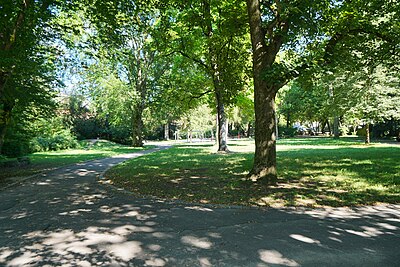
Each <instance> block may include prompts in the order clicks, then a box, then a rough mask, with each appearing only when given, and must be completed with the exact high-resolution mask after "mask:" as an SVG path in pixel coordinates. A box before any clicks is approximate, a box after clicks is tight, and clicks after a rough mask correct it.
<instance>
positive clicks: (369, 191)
mask: <svg viewBox="0 0 400 267" xmlns="http://www.w3.org/2000/svg"><path fill="white" fill-rule="evenodd" d="M228 146H229V149H230V151H231V152H229V153H216V150H217V148H216V147H215V146H213V145H212V144H204V143H200V144H199V143H193V144H184V145H182V144H179V145H178V146H176V147H173V148H171V149H169V150H164V151H160V152H157V153H155V154H149V155H146V156H144V157H141V158H137V159H133V160H130V161H128V162H127V163H126V164H124V165H121V166H117V167H116V168H113V169H111V170H110V171H108V172H107V174H106V175H107V177H109V178H110V179H112V180H113V181H114V182H115V184H116V185H118V186H122V187H124V188H126V189H129V190H131V191H134V192H136V193H138V194H140V195H153V196H158V197H162V198H170V199H181V200H184V201H190V202H197V203H198V202H207V203H221V204H239V205H259V206H273V207H282V206H307V207H318V206H349V205H361V204H374V203H381V202H386V203H398V202H400V189H399V184H400V176H399V173H400V172H399V170H400V166H399V164H398V160H397V157H398V155H399V153H400V146H397V145H389V146H388V145H387V144H385V145H381V144H377V145H371V146H366V145H364V144H362V143H361V142H359V141H357V140H356V139H351V138H350V139H345V140H335V139H331V138H315V139H304V138H303V139H299V140H296V139H291V140H287V139H285V140H278V153H277V156H278V160H277V161H278V174H279V181H278V185H277V186H266V185H263V184H262V183H253V182H251V181H249V180H247V179H246V175H247V174H248V172H249V170H250V169H251V167H252V162H253V151H254V141H252V140H234V141H232V140H229V142H228ZM279 147H281V148H283V149H281V150H279V149H280V148H279ZM151 166H158V167H159V168H154V167H151ZM154 177H157V179H155V178H154Z"/></svg>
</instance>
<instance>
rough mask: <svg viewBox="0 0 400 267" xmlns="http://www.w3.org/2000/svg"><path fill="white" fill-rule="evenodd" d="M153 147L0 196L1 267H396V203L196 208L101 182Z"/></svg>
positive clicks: (399, 248) (399, 254)
mask: <svg viewBox="0 0 400 267" xmlns="http://www.w3.org/2000/svg"><path fill="white" fill-rule="evenodd" d="M159 149H162V148H157V149H153V150H150V151H147V152H141V153H134V154H129V155H120V156H117V157H113V158H108V159H102V160H94V161H90V162H86V163H80V164H76V165H73V166H69V167H65V168H61V169H58V170H55V171H52V172H49V173H47V174H43V175H40V176H38V177H36V178H35V179H31V180H29V181H25V182H24V183H22V184H20V185H18V186H13V187H11V188H7V189H5V190H2V191H0V266H257V267H262V266H400V205H380V206H373V207H357V208H327V209H299V208H287V209H259V208H248V207H230V206H213V205H196V204H185V203H182V202H176V201H165V200H157V199H154V198H146V199H145V198H139V197H137V196H135V195H133V194H130V193H128V192H126V191H123V190H119V189H116V188H114V187H112V186H108V185H107V184H104V181H100V180H99V176H100V175H101V174H102V173H103V172H104V171H105V170H106V169H108V168H109V167H111V166H114V165H116V164H118V163H120V162H122V161H124V160H127V159H129V158H133V157H137V156H141V155H143V154H145V153H151V152H156V151H157V150H159Z"/></svg>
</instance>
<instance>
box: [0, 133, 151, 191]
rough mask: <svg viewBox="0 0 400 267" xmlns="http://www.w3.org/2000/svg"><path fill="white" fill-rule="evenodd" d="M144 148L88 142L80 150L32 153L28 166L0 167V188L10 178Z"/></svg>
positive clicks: (105, 142) (101, 141)
mask: <svg viewBox="0 0 400 267" xmlns="http://www.w3.org/2000/svg"><path fill="white" fill-rule="evenodd" d="M146 148H149V147H146ZM146 148H136V147H129V146H123V145H119V144H115V143H113V142H108V141H105V140H99V141H97V142H96V143H95V144H93V145H91V144H90V143H88V142H81V149H70V150H61V151H51V152H40V153H34V154H31V155H29V158H30V160H31V164H29V165H26V166H18V167H4V166H2V167H1V172H0V187H1V185H2V184H3V185H4V184H6V183H9V182H12V180H10V178H11V177H12V178H15V177H24V176H30V175H33V174H36V173H40V172H43V171H47V170H51V169H54V168H58V167H61V166H65V165H69V164H73V163H78V162H82V161H87V160H93V159H99V158H106V157H111V156H114V155H118V154H123V153H131V152H135V151H138V150H142V149H146ZM11 160H13V159H11ZM14 161H15V159H14Z"/></svg>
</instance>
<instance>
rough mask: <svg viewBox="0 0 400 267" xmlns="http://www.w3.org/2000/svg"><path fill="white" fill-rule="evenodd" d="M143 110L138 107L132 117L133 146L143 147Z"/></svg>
mask: <svg viewBox="0 0 400 267" xmlns="http://www.w3.org/2000/svg"><path fill="white" fill-rule="evenodd" d="M142 114H143V110H142V108H141V107H140V105H137V106H136V108H135V111H134V114H133V116H132V146H134V147H142V146H143V119H142Z"/></svg>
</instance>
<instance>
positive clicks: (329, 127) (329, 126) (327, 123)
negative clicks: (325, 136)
mask: <svg viewBox="0 0 400 267" xmlns="http://www.w3.org/2000/svg"><path fill="white" fill-rule="evenodd" d="M326 125H327V126H328V132H329V135H331V134H332V129H331V124H330V123H329V119H328V120H326Z"/></svg>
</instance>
